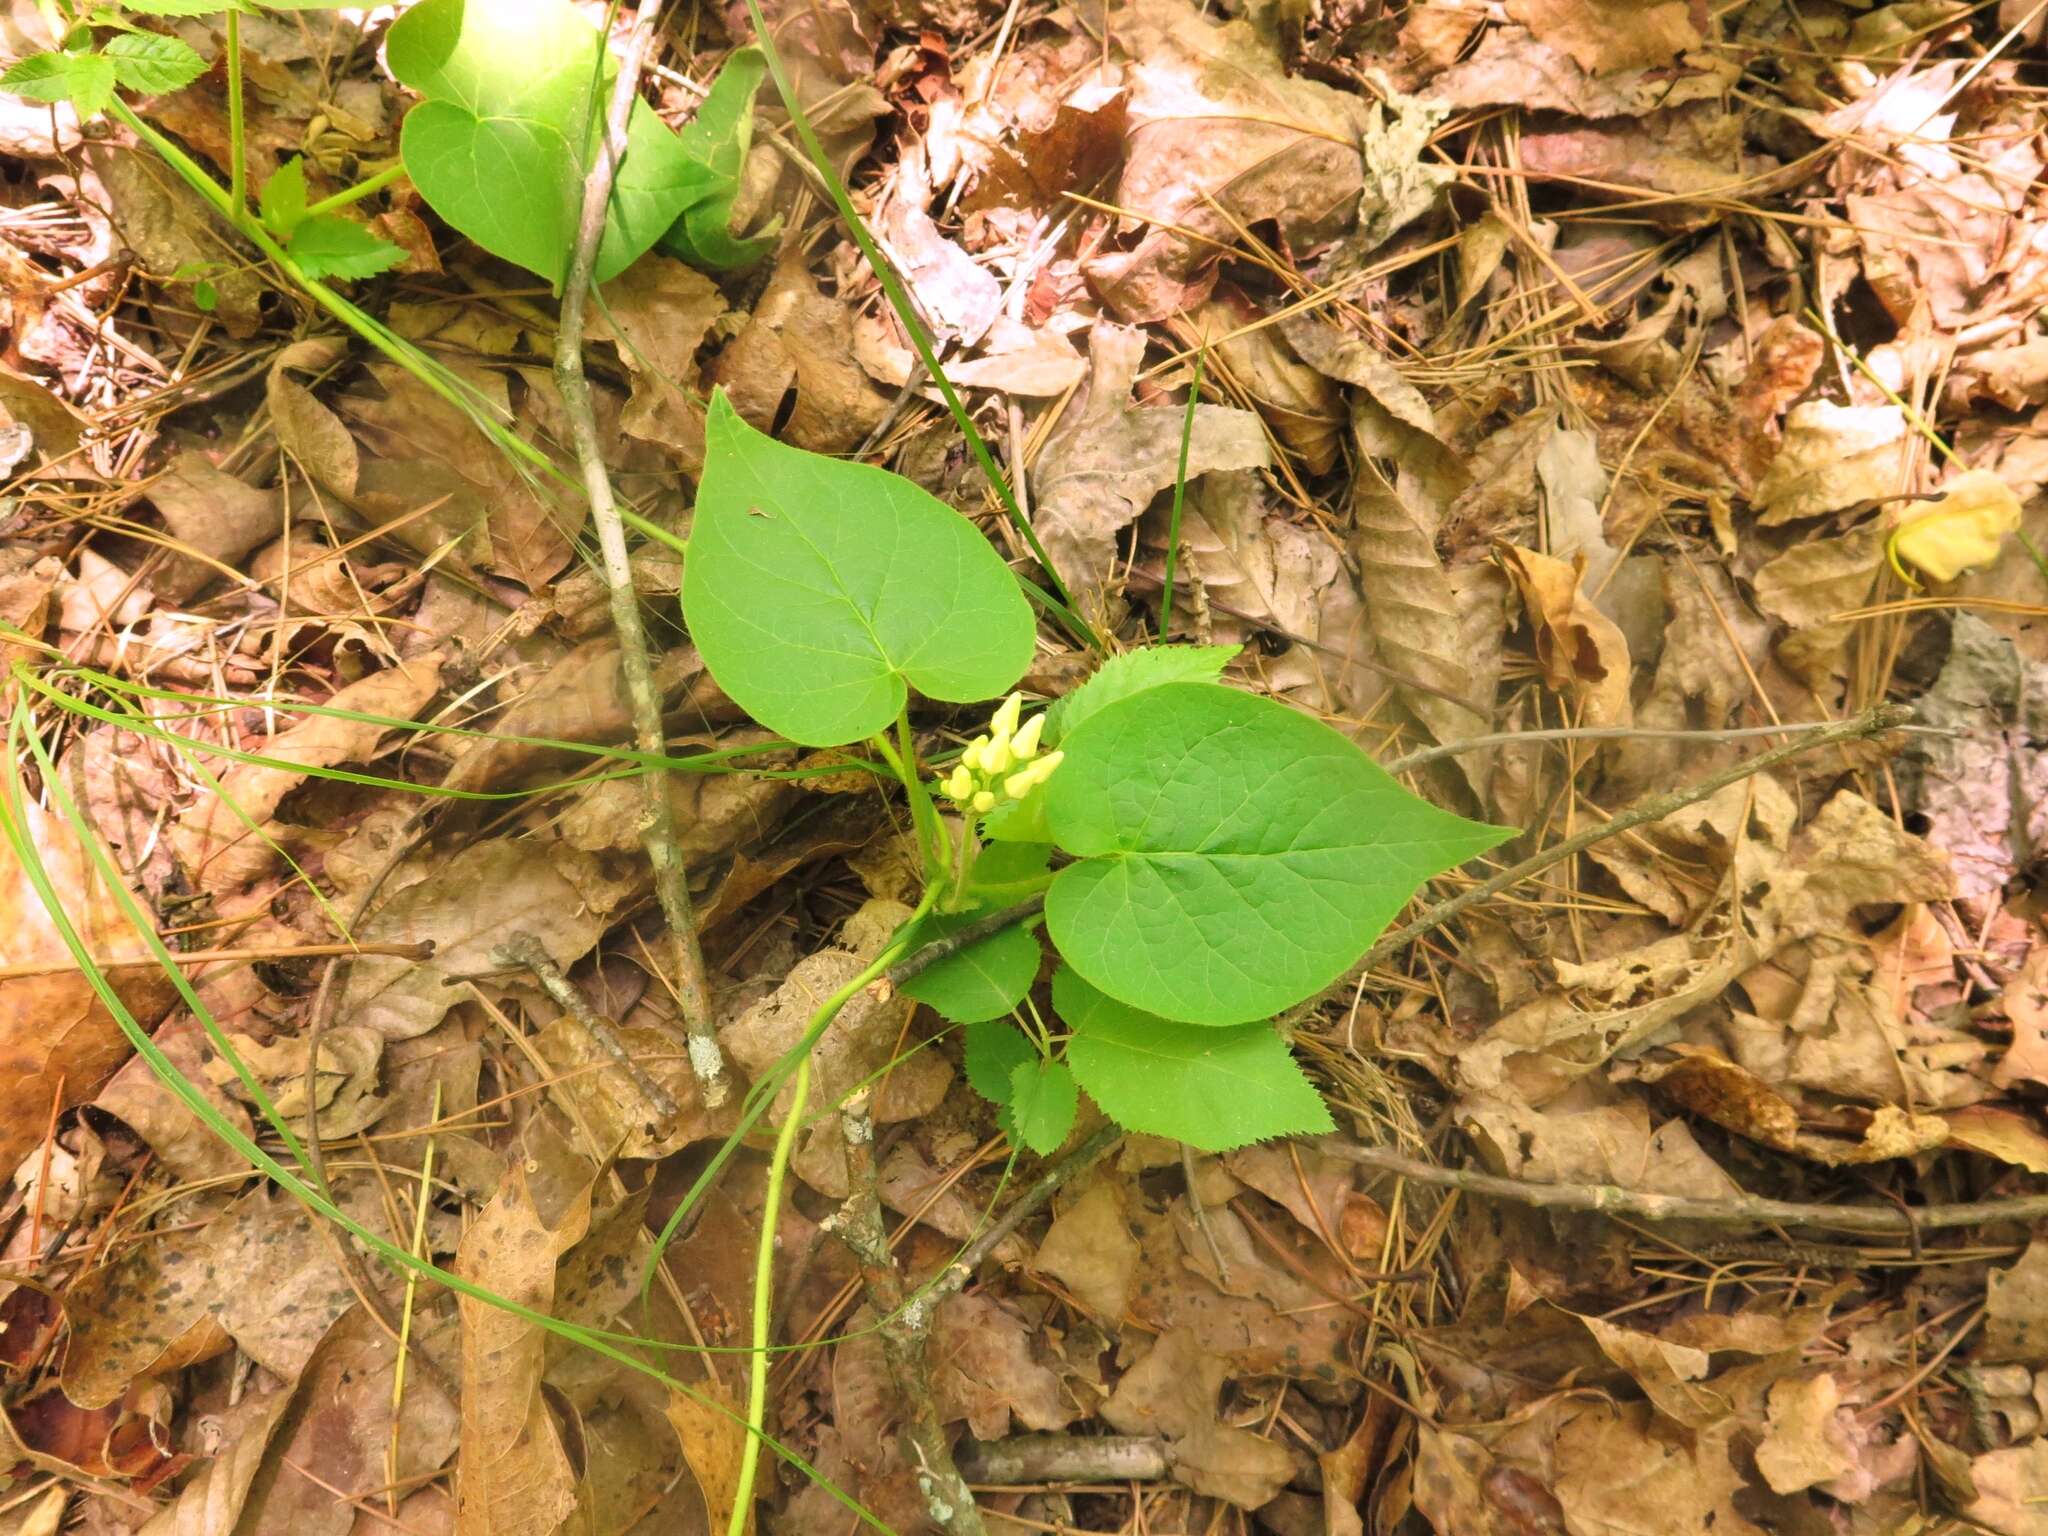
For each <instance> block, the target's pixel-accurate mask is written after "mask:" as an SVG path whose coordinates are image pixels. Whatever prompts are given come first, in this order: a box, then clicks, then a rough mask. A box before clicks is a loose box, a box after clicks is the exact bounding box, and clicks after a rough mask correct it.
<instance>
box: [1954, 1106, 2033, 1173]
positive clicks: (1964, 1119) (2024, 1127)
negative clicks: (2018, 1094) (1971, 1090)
mask: <svg viewBox="0 0 2048 1536" xmlns="http://www.w3.org/2000/svg"><path fill="white" fill-rule="evenodd" d="M1942 1118H1943V1119H1945V1120H1946V1121H1947V1122H1948V1139H1949V1141H1950V1142H1951V1143H1952V1144H1954V1145H1955V1146H1958V1147H1964V1148H1967V1149H1968V1150H1969V1151H1972V1152H1978V1153H1982V1154H1983V1155H1984V1156H1985V1157H1995V1158H1997V1159H1998V1160H1999V1161H2000V1162H2002V1163H2010V1164H2012V1165H2013V1166H2014V1167H2015V1168H2024V1169H2026V1170H2027V1172H2029V1173H2048V1134H2044V1133H2043V1132H2042V1130H2041V1128H2040V1127H2039V1126H2038V1125H2036V1124H2035V1123H2034V1121H2033V1120H2032V1119H2030V1118H2029V1117H2028V1116H2026V1115H2024V1114H2021V1113H2019V1112H2018V1111H2016V1110H2010V1109H1995V1108H1993V1107H1992V1106H1990V1105H1988V1104H1971V1105H1968V1106H1966V1107H1965V1108H1962V1109H1953V1110H1950V1111H1949V1112H1948V1113H1947V1114H1946V1115H1944V1116H1943V1117H1942Z"/></svg>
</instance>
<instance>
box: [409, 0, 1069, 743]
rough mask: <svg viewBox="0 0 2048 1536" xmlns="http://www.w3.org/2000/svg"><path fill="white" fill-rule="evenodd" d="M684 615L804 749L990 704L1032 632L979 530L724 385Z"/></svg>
mask: <svg viewBox="0 0 2048 1536" xmlns="http://www.w3.org/2000/svg"><path fill="white" fill-rule="evenodd" d="M428 3H430V4H431V3H432V0H428ZM683 612H684V616H685V617H686V619H687V620H688V622H689V626H690V638H691V639H692V640H694V641H695V642H696V643H697V649H698V652H699V653H700V654H701V655H702V657H703V659H704V664H705V666H707V667H708V668H709V669H710V671H711V675H712V676H713V677H714V678H716V679H717V680H718V685H719V686H720V687H721V688H723V689H724V690H725V691H726V693H727V694H729V695H730V696H731V698H732V699H733V702H735V703H736V704H738V705H739V706H740V708H742V709H744V710H745V711H746V712H747V713H748V714H750V715H752V716H753V717H754V718H755V719H756V720H758V721H759V722H760V723H761V724H762V725H764V726H766V727H767V728H768V729H769V730H771V731H774V732H776V733H777V734H778V735H781V736H787V737H788V738H789V739H790V740H792V741H798V742H802V743H803V744H804V745H805V746H813V747H836V746H843V745H845V744H846V743H847V742H850V741H859V740H860V739H861V738H862V737H865V736H872V735H874V734H875V733H876V732H878V731H883V730H886V729H888V727H889V725H890V724H891V723H892V722H893V721H894V720H895V718H896V716H897V714H898V713H899V712H900V711H901V710H902V708H903V705H904V703H905V701H906V699H907V698H908V689H910V688H913V687H914V688H916V689H917V690H918V691H919V692H920V693H922V694H924V695H925V696H926V697H928V698H933V699H942V700H945V701H948V702H951V703H972V702H975V701H977V700H981V699H987V698H993V697H994V696H995V695H997V694H999V693H1001V692H1003V691H1004V690H1005V689H1006V688H1008V687H1009V686H1010V685H1011V684H1012V683H1014V682H1015V681H1016V680H1017V679H1018V678H1019V677H1020V676H1022V675H1023V672H1024V668H1025V667H1026V666H1027V665H1029V663H1030V661H1031V652H1032V647H1033V644H1034V640H1033V636H1034V634H1035V632H1036V628H1037V626H1036V623H1035V621H1034V620H1033V618H1032V615H1031V608H1030V605H1029V604H1028V603H1026V602H1025V601H1024V594H1023V592H1022V590H1021V589H1020V588H1019V587H1018V585H1017V578H1016V577H1015V576H1013V575H1012V574H1011V573H1010V568H1009V567H1008V566H1007V565H1005V564H1004V563H1003V560H1002V557H1001V556H1000V555H998V554H997V553H996V552H995V550H994V548H993V547H992V546H991V545H990V544H989V542H988V540H987V539H985V538H983V537H982V536H981V533H980V531H979V530H978V529H977V528H976V527H975V526H974V524H972V523H971V522H969V521H968V520H967V519H966V518H964V517H962V516H961V515H960V514H959V513H958V512H955V511H954V510H953V509H952V508H951V507H949V506H947V505H946V504H945V503H944V502H942V501H940V500H939V499H938V498H937V497H935V496H932V495H931V494H929V493H928V492H926V491H924V490H921V489H920V488H919V487H917V486H915V485H913V484H911V482H910V481H908V480H905V479H903V478H902V477H901V476H900V475H892V474H890V473H889V472H888V471H887V470H882V469H877V468H875V467H873V466H872V465H868V464H851V463H846V462H844V461H842V460H839V459H828V458H825V457H824V456H822V455H820V454H815V453H806V452H804V451H803V450H802V449H800V448H791V447H788V446H786V445H785V444H782V443H778V442H776V441H775V440H774V439H773V438H771V437H767V436H764V435H763V434H762V433H759V432H756V431H755V430H754V429H753V428H752V427H750V426H748V425H747V424H746V423H745V422H744V421H742V420H741V419H740V417H739V413H738V412H737V411H735V410H734V409H733V408H732V403H731V402H730V401H728V400H727V399H726V397H725V392H724V391H723V390H715V391H713V393H712V396H711V408H710V412H709V417H708V420H707V422H706V425H705V431H704V473H703V477H702V479H701V480H700V482H699V484H698V488H697V512H696V521H695V523H694V524H693V525H692V528H691V531H690V558H689V561H688V562H687V564H686V565H685V567H684V572H683Z"/></svg>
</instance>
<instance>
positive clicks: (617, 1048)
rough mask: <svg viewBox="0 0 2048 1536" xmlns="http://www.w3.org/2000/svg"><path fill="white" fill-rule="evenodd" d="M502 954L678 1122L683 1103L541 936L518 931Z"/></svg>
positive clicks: (651, 1104) (665, 1118) (664, 1115)
mask: <svg viewBox="0 0 2048 1536" xmlns="http://www.w3.org/2000/svg"><path fill="white" fill-rule="evenodd" d="M498 953H499V954H501V955H503V956H504V957H505V958H506V959H508V960H510V961H512V962H514V963H515V964H517V965H521V966H524V967H525V968H526V969H527V970H529V971H531V972H533V974H534V977H535V978H536V979H537V980H538V981H539V982H540V986H541V990H542V991H543V992H545V993H547V995H548V996H549V998H551V999H552V1000H553V1002H554V1004H555V1006H556V1007H557V1008H560V1009H561V1010H562V1012H564V1013H566V1014H568V1015H569V1017H571V1018H572V1019H574V1020H575V1021H576V1022H577V1023H578V1024H580V1025H582V1026H583V1031H584V1033H585V1034H587V1035H589V1036H590V1038H591V1039H593V1040H595V1041H596V1042H597V1045H598V1049H600V1050H602V1051H603V1052H604V1053H605V1055H607V1056H609V1057H611V1059H612V1060H613V1061H615V1062H617V1063H618V1064H619V1067H620V1068H621V1069H622V1070H623V1071H624V1072H625V1074H626V1076H628V1077H630V1078H631V1079H632V1080H633V1086H634V1087H635V1088H637V1089H639V1090H640V1096H641V1097H642V1098H643V1099H645V1100H646V1101H647V1106H648V1108H650V1109H652V1110H653V1111H654V1112H655V1114H657V1115H659V1116H660V1117H661V1119H662V1122H663V1123H664V1124H673V1123H674V1121H675V1118H676V1116H677V1115H679V1114H680V1113H682V1106H681V1105H679V1104H677V1103H676V1101H675V1100H674V1099H673V1098H672V1097H670V1095H669V1091H668V1090H667V1089H666V1088H664V1087H662V1086H661V1084H659V1083H657V1082H656V1081H655V1080H654V1079H653V1078H652V1077H650V1076H648V1075H647V1069H646V1068H645V1067H642V1066H641V1065H640V1063H639V1062H637V1061H635V1060H634V1059H633V1055H632V1053H631V1052H630V1051H628V1050H627V1049H626V1045H625V1042H624V1041H622V1040H621V1039H619V1037H618V1033H617V1031H615V1030H614V1029H613V1028H612V1025H611V1020H609V1019H607V1018H605V1017H604V1016H603V1015H602V1014H600V1013H598V1012H597V1010H596V1009H594V1008H592V1007H591V1006H590V1004H589V1003H587V1002H585V1001H584V1000H583V994H582V993H581V992H579V991H577V990H576V984H575V983H574V982H572V981H571V980H569V978H568V977H567V976H565V975H563V974H562V968H561V967H560V966H559V965H557V964H555V960H554V956H552V955H550V954H549V953H548V952H547V950H545V949H544V948H542V947H541V942H540V940H539V939H536V938H535V937H534V936H533V935H532V934H530V933H514V934H513V935H512V936H511V938H510V939H508V940H506V942H505V943H504V945H503V946H502V947H501V948H500V949H499V950H498Z"/></svg>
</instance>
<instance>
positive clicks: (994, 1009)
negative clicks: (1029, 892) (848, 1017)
mask: <svg viewBox="0 0 2048 1536" xmlns="http://www.w3.org/2000/svg"><path fill="white" fill-rule="evenodd" d="M990 910H992V909H991V908H975V909H974V910H972V911H968V912H959V913H941V914H935V915H934V916H932V917H930V918H927V919H926V920H925V922H924V924H923V925H922V926H921V927H920V928H919V930H918V940H919V942H920V943H929V942H930V941H931V940H933V939H942V938H944V937H945V936H946V935H947V934H949V933H953V932H957V931H958V930H959V929H961V928H963V927H965V926H966V925H967V924H969V923H972V922H977V921H979V920H980V919H981V918H983V917H985V916H987V915H988V912H989V911H990ZM1040 954H1041V951H1040V949H1039V947H1038V935H1037V933H1036V932H1034V931H1033V925H1031V924H1026V923H1017V924H1015V925H1014V926H1012V927H1009V928H1004V929H1002V930H1001V931H999V932H996V933H992V934H990V935H989V936H988V937H987V938H985V939H978V940H976V941H975V942H974V943H972V944H969V945H968V946H967V947H966V948H964V949H960V950H956V951H954V952H953V953H952V954H950V955H948V956H946V958H945V959H943V960H941V961H939V962H937V963H936V964H934V965H931V966H928V967H926V968H925V969H924V970H922V971H920V972H919V973H918V974H917V975H915V976H913V977H911V978H910V980H909V981H907V982H905V983H904V984H903V990H904V992H905V993H906V994H908V995H909V996H911V997H914V998H916V999H917V1000H918V1001H919V1002H921V1003H928V1004H930V1005H931V1006H932V1007H933V1008H935V1009H937V1010H938V1011H939V1014H940V1015H941V1016H942V1017H944V1018H947V1019H950V1020H951V1021H952V1022H953V1023H955V1024H978V1023H980V1022H981V1021H982V1020H984V1019H1000V1018H1002V1017H1003V1016H1004V1015H1005V1014H1007V1013H1008V1012H1009V1011H1010V1010H1011V1009H1012V1008H1015V1007H1016V1006H1017V1005H1018V1004H1019V1003H1021V1002H1022V1001H1023V1000H1024V994H1025V993H1027V992H1029V991H1030V990H1031V983H1032V982H1034V981H1036V980H1037V979H1038V961H1039V957H1040Z"/></svg>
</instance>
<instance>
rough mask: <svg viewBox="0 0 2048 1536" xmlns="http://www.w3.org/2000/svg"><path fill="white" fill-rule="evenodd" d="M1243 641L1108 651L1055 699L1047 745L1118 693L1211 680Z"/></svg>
mask: <svg viewBox="0 0 2048 1536" xmlns="http://www.w3.org/2000/svg"><path fill="white" fill-rule="evenodd" d="M1243 649H1244V647H1243V646H1240V645H1154V646H1147V647H1146V648H1145V649H1144V650H1142V651H1125V652H1124V653H1123V655H1121V656H1112V657H1110V658H1109V660H1107V661H1105V662H1104V663H1103V664H1102V665H1101V666H1100V667H1099V668H1097V669H1096V672H1095V675H1094V676H1093V677H1091V678H1089V679H1088V681H1087V682H1085V683H1083V684H1082V685H1081V686H1080V687H1078V688H1076V689H1075V690H1074V691H1073V692H1072V693H1070V694H1068V695H1067V696H1066V697H1065V698H1063V699H1058V700H1055V701H1054V703H1053V706H1052V709H1051V711H1050V712H1049V714H1048V716H1047V718H1046V722H1045V740H1046V743H1047V745H1049V746H1057V745H1058V744H1059V743H1060V741H1061V740H1062V739H1063V738H1065V737H1066V736H1068V735H1071V734H1072V733H1073V732H1075V731H1077V730H1079V729H1080V728H1081V726H1082V725H1083V723H1085V722H1086V721H1087V720H1089V719H1090V718H1092V717H1093V716H1095V715H1098V714H1100V713H1101V712H1102V711H1103V710H1105V709H1107V708H1109V706H1110V705H1112V704H1114V703H1116V701H1117V700H1118V699H1127V698H1129V697H1130V696H1131V695H1132V694H1134V693H1143V692H1144V691H1145V690H1146V689H1147V688H1158V687H1162V686H1163V685H1165V684H1167V683H1213V682H1215V681H1216V679H1217V678H1219V677H1221V676H1222V675H1223V669H1224V667H1226V666H1228V665H1229V663H1230V658H1231V657H1233V656H1235V655H1236V654H1237V653H1238V652H1239V651H1241V650H1243Z"/></svg>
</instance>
